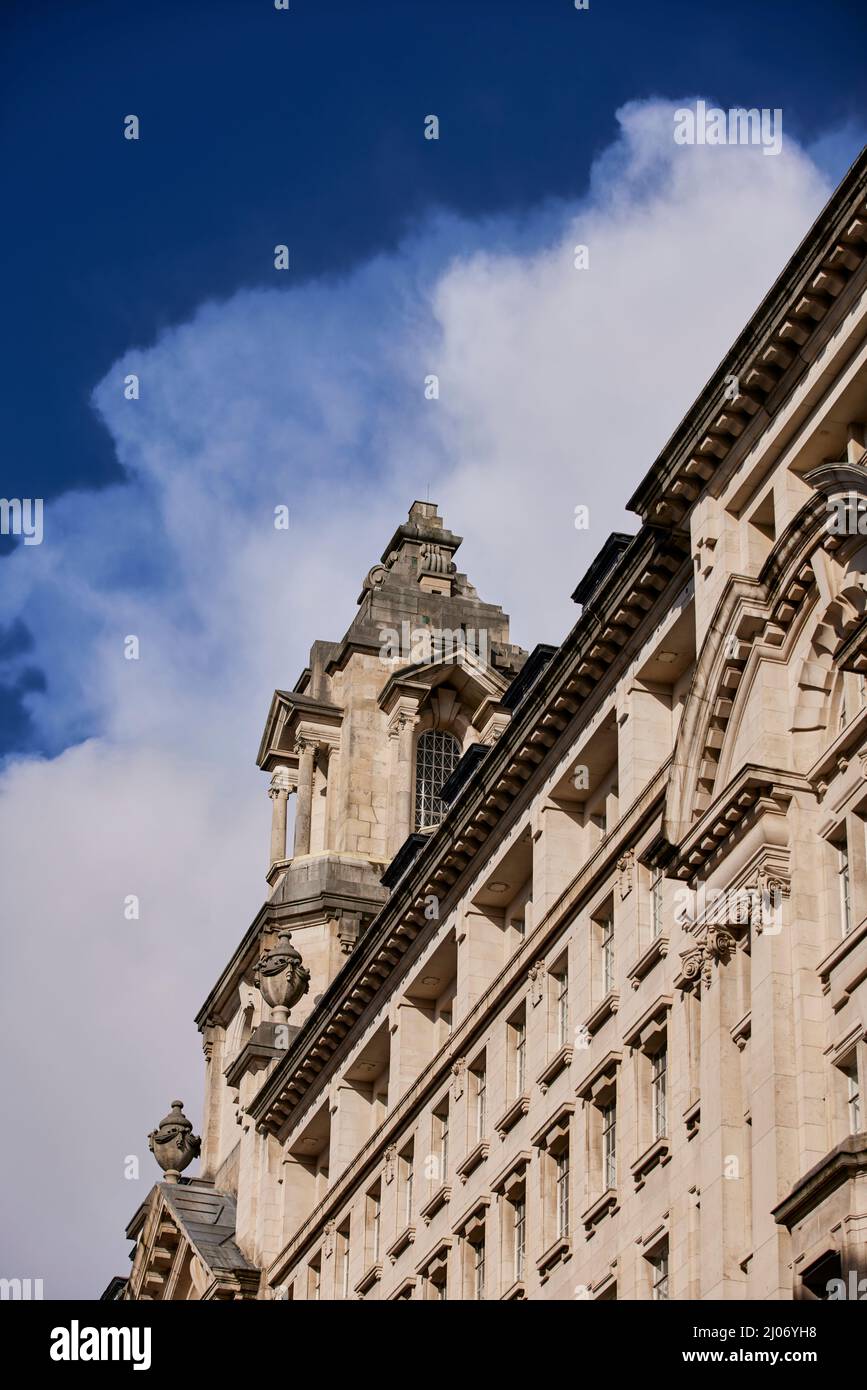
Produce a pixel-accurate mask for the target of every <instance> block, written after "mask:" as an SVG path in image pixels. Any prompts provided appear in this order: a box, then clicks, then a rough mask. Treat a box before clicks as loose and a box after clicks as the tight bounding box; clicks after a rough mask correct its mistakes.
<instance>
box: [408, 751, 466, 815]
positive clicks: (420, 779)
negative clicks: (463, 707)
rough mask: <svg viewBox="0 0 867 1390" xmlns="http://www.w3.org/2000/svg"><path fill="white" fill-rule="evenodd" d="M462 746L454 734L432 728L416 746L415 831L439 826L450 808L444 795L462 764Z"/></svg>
mask: <svg viewBox="0 0 867 1390" xmlns="http://www.w3.org/2000/svg"><path fill="white" fill-rule="evenodd" d="M460 756H461V745H460V744H459V743H458V741H457V739H456V738H455V736H454V734H446V733H442V732H441V731H440V730H439V729H428V730H426V732H425V733H423V734H422V735H421V736H420V738H419V740H418V743H417V744H416V746H415V828H416V830H426V829H427V828H428V827H429V826H431V825H439V823H440V821H441V820H442V818H443V816H444V815H445V813H446V811H447V810H448V807H447V806H446V805H445V803H444V802H442V801H440V796H439V794H440V792H441V791H442V788H443V786H444V784H445V782H446V781H447V780H448V778H449V777H450V776H451V775H452V773H453V772H454V770H455V768H456V767H457V765H458V760H459V758H460Z"/></svg>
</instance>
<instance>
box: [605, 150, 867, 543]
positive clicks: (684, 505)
mask: <svg viewBox="0 0 867 1390" xmlns="http://www.w3.org/2000/svg"><path fill="white" fill-rule="evenodd" d="M865 192H867V151H865V152H862V154H861V155H860V156H859V158H858V159H857V160H856V161H855V163H854V164H853V166H852V168H851V169H850V171H849V173H848V174H847V176H846V178H845V179H844V180H843V183H842V184H841V185H840V188H839V189H838V190H837V191H836V193H835V194H834V196H833V197H832V198H831V200H830V201H829V203H828V204H827V206H826V207H825V209H824V210H823V212H822V213H821V214H820V215H819V217H818V218H817V220H816V222H815V223H814V225H813V227H812V228H811V229H810V231H809V232H808V233H807V236H806V237H805V238H804V240H803V241H802V243H801V245H800V246H799V247H798V249H797V250H796V251H795V253H794V255H793V256H792V257H791V259H790V261H789V263H788V265H787V266H786V268H785V269H784V270H783V272H782V274H781V275H780V276H779V278H778V279H777V281H776V283H775V284H774V285H773V286H772V288H771V290H770V291H769V293H768V294H767V295H766V297H765V299H764V300H763V302H762V303H761V304H760V305H759V308H758V309H757V310H756V312H755V314H754V315H753V317H752V318H751V320H750V322H749V323H748V324H747V326H746V327H745V328H744V330H743V332H742V333H741V335H740V337H739V338H738V339H737V341H736V342H735V344H734V345H733V347H732V348H731V350H730V352H729V353H728V354H727V356H726V357H725V359H724V360H723V361H722V362H721V363H720V365H719V367H718V368H717V370H716V372H715V373H714V375H713V377H712V378H711V380H710V381H709V383H708V385H707V386H706V387H705V390H704V391H703V392H702V395H701V396H700V397H699V399H698V401H696V403H695V404H694V405H693V407H692V408H691V409H690V411H689V413H688V415H687V416H686V417H685V418H684V420H683V421H682V423H681V424H680V425H679V426H678V428H677V430H676V431H675V433H674V434H673V435H672V437H671V439H670V440H669V442H668V444H667V445H666V446H665V449H664V450H663V451H662V453H661V454H660V456H659V458H658V459H657V460H656V462H655V463H654V465H653V467H652V468H651V469H650V471H649V472H648V474H647V476H646V477H645V479H644V481H643V482H642V483H641V484H640V486H639V487H638V489H637V490H636V492H635V493H634V494H633V496H632V497H631V499H630V501H629V508H630V510H631V511H635V512H637V513H638V514H639V516H641V517H642V518H643V519H644V520H646V521H649V520H653V521H657V522H660V523H663V524H669V525H671V524H674V525H682V524H683V522H684V518H685V517H686V515H687V514H688V512H689V511H690V509H691V508H692V506H693V505H694V503H695V502H696V501H697V499H698V497H699V496H700V495H701V493H702V492H703V491H704V489H705V487H706V486H707V485H708V483H709V482H711V480H713V479H714V478H715V476H716V475H717V474H718V473H720V472H722V471H724V470H726V468H727V466H728V465H729V464H730V463H731V462H732V458H733V456H734V455H738V456H740V455H741V454H742V453H743V452H744V451H745V450H746V449H747V448H749V447H751V445H752V443H753V442H754V440H755V437H756V436H757V435H758V434H759V433H760V432H761V431H762V430H763V429H764V428H765V427H766V425H767V423H768V421H769V420H770V419H771V418H772V417H773V416H774V415H775V414H776V412H777V411H778V410H779V409H780V407H781V406H782V404H783V403H784V401H785V400H786V399H787V397H788V396H789V395H790V393H791V391H792V388H793V387H794V385H795V383H796V382H797V381H798V380H799V379H800V378H801V377H802V376H804V375H805V373H806V372H807V371H808V370H809V368H810V366H811V365H812V362H813V361H814V359H815V358H816V356H817V355H818V353H819V352H820V351H821V348H822V346H823V345H824V343H825V341H826V340H827V337H828V333H829V331H830V330H831V329H832V327H833V326H834V325H835V324H836V323H837V322H838V321H839V320H840V319H841V318H842V315H843V313H844V312H845V309H846V305H847V303H848V302H849V301H850V300H851V298H852V296H853V295H854V294H855V293H856V292H857V289H858V288H859V287H860V286H861V285H862V284H863V281H864V279H865V271H864V267H865V257H867V205H865Z"/></svg>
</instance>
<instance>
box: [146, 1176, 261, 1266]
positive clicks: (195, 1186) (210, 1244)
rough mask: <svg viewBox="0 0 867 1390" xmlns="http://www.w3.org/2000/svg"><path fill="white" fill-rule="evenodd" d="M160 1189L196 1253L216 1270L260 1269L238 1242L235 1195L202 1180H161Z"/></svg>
mask: <svg viewBox="0 0 867 1390" xmlns="http://www.w3.org/2000/svg"><path fill="white" fill-rule="evenodd" d="M159 1187H160V1191H161V1192H162V1194H163V1197H164V1199H165V1202H166V1206H168V1207H169V1209H170V1210H171V1212H172V1215H173V1216H174V1217H175V1219H176V1220H177V1222H178V1224H179V1226H180V1227H181V1229H182V1230H183V1232H184V1234H185V1235H186V1237H187V1239H188V1240H189V1242H190V1244H191V1245H192V1246H193V1248H194V1250H195V1251H196V1254H197V1255H199V1257H200V1258H201V1260H202V1261H203V1263H204V1264H205V1265H207V1267H208V1268H209V1269H211V1270H213V1271H214V1273H217V1272H219V1271H220V1270H231V1271H237V1270H250V1271H252V1272H254V1273H255V1272H257V1270H256V1266H255V1265H252V1264H250V1261H249V1260H248V1259H246V1258H245V1257H244V1256H243V1255H242V1254H241V1251H240V1250H239V1249H238V1247H237V1245H236V1244H235V1222H236V1219H237V1212H236V1208H235V1199H234V1197H230V1196H228V1195H227V1194H226V1193H225V1192H215V1191H214V1189H213V1188H212V1187H206V1186H204V1185H200V1184H199V1183H197V1182H195V1181H193V1182H179V1183H169V1182H162V1183H160V1184H159Z"/></svg>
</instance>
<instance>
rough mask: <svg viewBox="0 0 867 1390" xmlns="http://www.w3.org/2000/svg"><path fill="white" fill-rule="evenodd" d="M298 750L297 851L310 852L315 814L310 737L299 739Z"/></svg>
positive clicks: (298, 852)
mask: <svg viewBox="0 0 867 1390" xmlns="http://www.w3.org/2000/svg"><path fill="white" fill-rule="evenodd" d="M295 747H296V749H297V751H298V805H297V808H296V811H295V853H296V855H298V854H309V853H310V820H311V816H312V814H313V755H314V752H315V749H314V746H313V744H312V743H311V742H310V741H309V739H299V740H298V742H297V743H296V745H295Z"/></svg>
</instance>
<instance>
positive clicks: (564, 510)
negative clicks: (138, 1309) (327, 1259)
mask: <svg viewBox="0 0 867 1390" xmlns="http://www.w3.org/2000/svg"><path fill="white" fill-rule="evenodd" d="M862 11H863V6H862V5H856V4H854V3H852V4H849V3H838V2H837V0H830V3H828V4H826V5H825V6H824V7H823V8H822V11H821V28H822V32H823V33H830V34H833V35H834V36H835V42H834V43H833V45H831V47H832V49H833V52H832V55H831V56H829V57H828V58H827V59H826V58H825V57H824V56H823V55H824V51H825V50H824V48H821V47H819V46H818V40H817V23H818V21H817V12H816V10H815V7H814V6H812V5H807V4H796V3H791V2H790V3H786V4H782V3H780V4H775V3H766V4H763V5H762V6H761V7H760V9H757V7H756V6H755V4H751V5H747V4H740V3H734V4H728V5H726V6H720V7H717V8H713V9H708V8H706V7H699V6H697V5H695V4H694V3H691V4H683V5H680V4H666V5H656V6H650V5H646V4H638V3H628V4H625V3H617V4H615V3H611V2H610V0H609V3H602V0H591V9H590V11H589V12H582V13H579V12H576V11H575V10H574V8H573V6H572V5H571V4H570V3H567V0H557V3H549V0H534V3H532V4H530V3H526V4H523V3H522V4H517V3H507V2H506V0H500V3H496V4H495V3H484V0H481V2H477V3H470V0H464V3H462V4H449V3H442V0H440V3H438V4H437V5H435V6H425V5H414V4H413V5H409V4H401V5H397V4H395V5H388V4H378V3H376V4H375V3H372V2H371V3H368V4H366V5H364V6H362V5H331V4H326V3H321V0H320V2H319V3H315V4H314V3H312V0H311V3H309V4H306V3H303V0H293V6H292V9H291V10H290V11H289V12H288V13H282V12H277V11H275V10H274V9H273V6H272V5H271V4H269V3H266V0H244V3H243V4H242V3H231V4H230V3H222V4H221V3H218V0H211V3H208V4H197V3H195V0H187V3H185V4H184V5H183V6H180V5H177V4H174V5H168V4H166V5H163V4H159V3H151V4H146V3H141V4H137V5H120V4H110V5H109V4H102V3H90V4H88V3H76V5H75V6H68V5H63V4H59V3H57V4H52V3H48V4H44V5H40V6H39V7H34V6H32V5H29V4H22V5H15V4H11V3H9V4H7V5H6V6H5V8H4V11H3V19H2V23H3V27H4V31H5V32H4V38H5V43H4V44H3V58H2V63H3V71H2V86H0V91H2V93H3V95H2V98H0V100H2V122H0V127H2V139H3V150H2V154H3V163H4V169H5V171H6V175H7V184H8V185H10V187H9V196H8V199H7V202H8V205H9V208H10V209H11V211H10V213H9V214H8V215H7V217H6V218H5V220H4V224H3V229H2V235H3V237H4V240H5V242H6V247H5V249H6V264H7V267H8V270H7V281H6V296H5V304H4V308H5V310H6V326H7V332H6V334H5V345H6V358H5V361H4V386H5V387H6V390H5V391H4V393H3V399H4V402H5V407H4V408H5V412H6V413H5V416H4V420H3V424H4V429H5V435H6V442H7V448H6V450H5V452H4V476H3V482H2V488H0V493H2V495H4V496H6V497H14V496H26V497H43V498H44V499H45V500H46V506H45V523H44V541H43V543H42V544H41V545H39V546H31V547H25V546H23V545H21V544H20V543H18V542H15V541H12V540H11V539H7V540H2V542H0V543H2V551H3V553H2V554H0V575H2V583H0V738H2V742H0V753H2V754H4V755H5V760H4V761H3V762H2V764H0V876H2V881H3V883H4V907H5V914H6V919H7V921H8V922H9V923H11V924H13V925H14V928H15V929H14V931H11V932H7V933H6V934H5V935H4V960H3V972H2V976H0V991H2V998H0V1005H2V1007H0V1019H2V1026H3V1029H4V1038H3V1041H2V1046H3V1050H4V1057H6V1058H7V1067H6V1069H5V1075H4V1079H3V1086H4V1095H3V1104H4V1108H5V1109H6V1111H7V1113H12V1114H14V1115H16V1117H17V1118H18V1121H19V1123H20V1124H22V1125H23V1126H24V1128H25V1130H26V1131H27V1133H28V1136H29V1149H28V1153H29V1158H28V1164H27V1171H26V1173H22V1172H21V1169H20V1164H19V1165H17V1166H16V1167H15V1168H13V1169H11V1170H10V1172H9V1174H8V1175H7V1177H6V1181H5V1183H3V1182H2V1166H3V1164H4V1163H6V1162H7V1161H8V1160H9V1159H10V1157H11V1155H7V1156H6V1158H3V1157H2V1156H0V1190H5V1191H6V1192H10V1191H12V1190H14V1191H15V1192H16V1193H17V1194H18V1197H19V1200H18V1202H17V1206H16V1210H15V1211H13V1212H10V1213H6V1214H5V1219H4V1227H5V1235H6V1241H5V1244H6V1247H7V1251H8V1258H9V1259H10V1260H12V1261H13V1263H14V1265H15V1267H14V1269H13V1268H11V1267H10V1269H9V1270H8V1271H0V1273H3V1272H5V1273H8V1274H9V1275H12V1274H17V1275H19V1276H20V1277H28V1276H30V1277H43V1278H45V1280H46V1295H47V1296H49V1297H50V1296H58V1295H63V1294H76V1293H77V1294H80V1295H82V1296H92V1295H93V1294H94V1293H98V1292H99V1290H100V1289H101V1287H102V1286H103V1285H104V1284H105V1282H106V1281H107V1279H108V1278H109V1276H110V1275H112V1274H113V1273H116V1272H123V1270H124V1268H125V1258H126V1253H125V1243H124V1241H123V1239H122V1230H123V1227H124V1225H125V1223H126V1221H127V1220H128V1219H129V1217H130V1216H131V1214H132V1212H133V1211H134V1210H135V1208H136V1206H137V1205H138V1203H139V1202H140V1201H141V1200H142V1199H143V1197H144V1196H145V1195H146V1193H147V1191H148V1188H149V1186H150V1184H151V1182H152V1181H153V1178H154V1170H153V1164H152V1160H151V1159H150V1157H149V1155H148V1154H147V1150H146V1145H145V1136H146V1135H147V1133H148V1131H149V1130H150V1129H151V1128H152V1127H153V1125H154V1124H155V1123H156V1122H157V1120H158V1119H159V1117H160V1116H161V1115H162V1114H164V1113H165V1110H166V1105H167V1103H168V1100H169V1098H170V1097H172V1096H174V1095H180V1096H182V1097H183V1098H184V1099H185V1101H186V1102H187V1112H188V1113H189V1114H190V1115H191V1117H195V1119H196V1123H197V1124H198V1123H200V1121H199V1119H198V1117H199V1116H200V1113H201V1110H200V1105H201V1084H202V1065H201V1051H200V1049H199V1045H198V1039H197V1037H196V1034H195V1030H194V1028H193V1025H192V1023H191V1019H192V1016H193V1014H194V1013H195V1011H196V1009H197V1008H198V1006H199V1005H200V1004H201V1002H202V1000H203V998H204V997H205V995H206V993H207V991H208V989H209V988H210V985H211V983H212V982H213V979H214V977H215V975H216V973H217V971H218V970H219V969H220V968H221V966H222V965H223V963H224V962H225V960H226V959H227V958H228V956H229V955H230V953H231V952H232V950H233V949H234V948H235V946H236V944H237V942H238V940H239V939H240V937H241V935H242V934H243V932H244V931H245V929H246V927H247V925H248V923H249V921H250V920H251V919H252V917H253V915H254V913H255V911H256V908H257V907H258V905H259V903H260V901H261V899H262V896H263V893H264V881H263V873H264V860H265V856H266V853H267V844H268V823H269V812H270V807H269V803H268V799H267V796H266V786H265V783H263V780H262V777H261V775H260V774H259V773H258V771H257V770H256V768H255V766H254V757H255V750H256V747H257V745H258V740H259V735H260V733H261V728H262V723H263V721H264V718H265V714H266V711H267V708H268V702H269V698H270V694H271V691H272V690H273V689H274V687H275V686H278V685H280V686H286V685H292V684H293V683H294V681H295V679H296V677H297V675H298V673H299V671H300V669H301V668H302V667H303V665H304V663H305V659H306V654H307V650H308V648H309V645H310V643H311V642H312V641H313V640H314V639H316V638H324V639H331V640H334V639H337V638H339V637H340V636H341V635H342V633H343V631H344V630H345V628H346V627H347V626H348V624H349V622H350V620H351V618H352V616H353V613H354V611H355V600H356V597H357V594H358V592H359V589H360V583H361V580H362V578H363V576H364V574H365V573H366V572H367V570H368V569H369V568H370V566H371V565H372V564H373V563H374V562H375V561H377V560H378V558H379V555H380V552H381V550H382V547H383V545H384V544H385V543H386V541H387V540H388V537H389V536H390V535H391V534H392V532H393V530H394V527H395V525H397V524H398V523H399V522H400V521H401V520H402V519H403V518H404V517H405V515H406V511H407V509H408V507H409V505H410V503H411V502H412V500H413V498H414V497H418V496H421V497H424V496H425V490H426V488H427V487H428V486H429V487H430V496H431V498H432V499H433V500H435V501H437V502H438V503H439V504H440V509H441V512H442V513H443V515H444V517H445V520H446V523H447V525H449V526H450V527H451V528H452V529H454V530H456V531H457V532H458V533H459V534H463V535H464V536H465V537H466V541H465V545H464V547H463V549H462V550H461V552H460V559H461V561H462V566H463V567H464V568H465V569H466V570H467V572H468V573H469V576H470V578H471V580H473V581H474V582H475V583H476V584H477V586H478V587H479V590H480V592H481V594H482V597H483V598H484V599H486V600H488V601H492V602H500V603H502V604H503V606H504V607H505V608H506V610H507V611H508V612H509V613H511V615H512V620H513V637H514V639H515V640H517V641H519V642H521V643H522V644H523V645H524V646H525V647H532V646H533V645H534V644H535V643H536V642H538V641H556V640H558V639H559V638H561V637H562V636H563V635H564V633H565V632H566V630H567V629H568V626H569V625H570V623H571V621H572V620H573V619H574V616H575V613H574V609H573V608H572V605H571V604H570V602H569V594H570V593H571V591H572V589H573V588H574V586H575V583H576V582H577V580H578V578H579V577H580V576H581V574H582V573H583V571H584V569H585V568H586V566H587V564H588V563H589V561H590V560H591V559H592V557H593V555H594V554H595V552H596V551H597V550H598V549H599V547H600V546H601V544H602V542H603V541H604V539H605V537H606V535H607V533H608V532H609V531H610V530H612V529H629V528H631V527H632V526H634V524H635V522H634V518H630V517H629V516H627V515H625V514H624V511H623V505H624V501H625V499H626V498H627V497H628V496H629V495H630V493H631V492H632V491H633V489H634V487H635V485H636V484H637V482H638V481H639V480H640V478H641V477H642V476H643V474H644V472H645V471H646V469H647V468H648V467H649V466H650V464H651V463H652V461H653V458H654V456H655V454H656V452H657V451H658V449H659V448H660V447H661V445H662V444H663V443H664V441H665V439H666V438H667V436H668V435H669V434H670V432H671V431H672V429H673V428H674V427H675V426H676V424H677V423H678V421H679V419H680V418H681V416H682V415H683V413H684V412H685V410H686V409H687V408H688V407H689V404H690V402H691V400H692V399H693V398H694V396H695V395H696V394H697V393H698V391H699V390H700V389H701V387H702V386H703V384H704V382H705V381H706V380H707V378H708V376H709V375H710V374H711V372H712V371H713V369H714V367H715V366H716V364H717V362H718V361H719V359H720V358H721V357H722V355H723V353H724V352H725V350H726V349H727V347H728V345H729V344H730V343H731V341H732V340H733V339H734V338H735V337H736V336H737V334H738V332H739V331H740V329H741V327H742V326H743V324H744V322H745V320H746V319H747V317H748V316H749V314H750V313H751V311H752V310H753V309H754V308H755V306H756V304H757V303H758V302H759V300H760V299H761V298H762V296H763V294H764V293H765V291H766V290H767V289H768V287H769V285H770V284H771V282H772V281H773V279H774V277H775V276H776V274H777V273H778V272H779V270H780V269H781V268H782V265H783V264H784V263H785V260H786V259H787V257H788V256H789V255H790V254H791V252H792V250H793V249H794V248H795V246H796V245H797V243H798V241H799V240H800V238H801V237H802V236H803V234H804V232H805V231H806V230H807V228H808V227H809V225H810V223H811V222H812V220H813V219H814V218H815V216H816V215H817V213H818V212H819V210H820V209H821V207H822V205H823V203H824V202H825V201H826V199H827V198H828V196H829V195H830V193H831V191H832V189H833V187H834V184H835V183H836V182H837V180H838V179H839V178H840V176H841V175H842V174H843V172H844V171H845V169H846V167H847V166H848V164H849V163H850V162H851V159H852V158H853V157H854V155H855V154H856V153H857V151H858V149H859V148H860V146H861V144H862V143H863V141H864V138H865V119H867V115H865V113H867V101H865V83H867V74H865V71H864V63H863V53H864V42H863V40H864V37H865V28H867V20H865V18H864V16H863V14H862ZM699 96H701V97H704V98H705V99H707V100H709V101H713V102H716V103H718V104H720V105H722V106H723V107H729V106H732V105H745V106H758V107H780V108H781V109H782V111H783V127H784V147H783V151H782V153H781V154H780V155H779V157H773V158H766V157H763V155H762V152H761V150H759V149H745V148H722V149H710V148H703V149H698V148H694V147H683V148H681V147H677V146H675V145H674V143H673V140H672V119H673V111H674V109H675V108H676V107H677V106H678V105H680V104H682V103H683V102H684V101H687V100H691V99H694V98H697V97H699ZM129 113H135V114H137V115H138V116H139V117H140V120H141V138H140V140H139V141H138V142H129V141H125V140H124V139H123V134H122V131H123V118H124V116H126V115H127V114H129ZM429 113H435V114H437V115H438V116H439V119H440V122H441V131H440V139H439V141H437V142H430V141H425V140H424V139H423V134H422V132H423V121H424V117H425V116H426V115H427V114H429ZM284 242H285V243H287V244H288V245H289V247H290V255H291V270H290V271H289V272H286V273H280V272H276V271H275V270H274V268H273V248H274V246H275V244H277V243H284ZM578 243H581V244H587V245H588V246H589V247H590V257H591V261H590V269H589V270H588V271H587V272H581V273H577V272H576V270H575V268H574V265H573V256H572V252H573V248H574V246H575V245H576V244H578ZM129 372H135V373H136V374H138V375H139V376H140V380H141V396H140V399H139V400H138V401H136V402H134V403H133V402H128V401H125V400H124V398H123V391H122V384H123V380H124V377H125V375H126V374H127V373H129ZM431 372H433V373H436V374H437V375H438V376H439V378H440V383H441V392H440V399H439V400H438V401H437V402H435V403H434V402H429V401H426V400H425V398H424V393H423V383H424V379H425V377H426V375H427V374H429V373H431ZM577 504H582V505H588V506H589V508H590V512H591V517H592V525H591V527H590V529H589V531H587V532H583V533H578V532H576V530H575V528H574V525H573V515H574V508H575V506H576V505H577ZM278 505H287V506H288V507H289V509H290V517H291V524H290V528H289V530H288V532H278V531H275V529H274V526H273V513H274V508H275V506H278ZM129 634H135V635H136V636H138V638H139V640H140V648H141V656H140V660H138V661H135V662H132V661H127V660H125V659H124V655H123V651H124V640H125V638H126V637H127V636H128V635H129ZM266 780H267V779H266ZM130 894H135V895H136V896H138V897H139V899H140V903H141V916H140V919H138V920H137V921H136V922H135V923H131V922H129V921H127V920H126V919H125V918H124V915H123V903H124V900H125V899H126V898H127V896H128V895H130ZM45 962H49V968H48V969H46V968H45ZM33 981H37V982H38V984H36V985H31V984H30V982H33ZM34 1000H35V1001H36V1003H37V1004H38V1010H39V1017H40V1019H41V1020H43V1021H44V1022H43V1025H42V1026H40V1027H39V1028H34V1025H33V1017H34ZM155 1020H158V1021H159V1025H160V1026H159V1027H157V1028H155V1027H154V1021H155ZM94 1112H98V1113H99V1114H100V1116H101V1119H100V1125H99V1130H100V1138H99V1143H98V1144H95V1143H94V1137H93V1134H94V1130H93V1123H92V1118H91V1117H92V1115H93V1113H94ZM131 1154H132V1155H138V1156H140V1159H141V1176H140V1178H138V1179H135V1180H131V1179H129V1178H128V1177H127V1176H125V1166H126V1163H125V1161H126V1158H127V1157H128V1156H129V1155H131ZM70 1194H73V1195H74V1201H72V1202H71V1199H70ZM59 1230H63V1231H64V1232H65V1236H64V1239H63V1240H58V1237H57V1233H58V1231H59Z"/></svg>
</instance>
